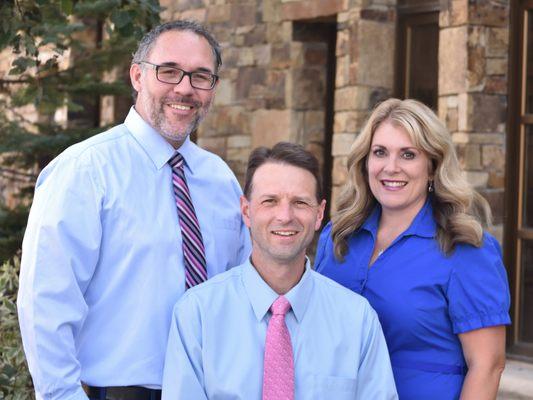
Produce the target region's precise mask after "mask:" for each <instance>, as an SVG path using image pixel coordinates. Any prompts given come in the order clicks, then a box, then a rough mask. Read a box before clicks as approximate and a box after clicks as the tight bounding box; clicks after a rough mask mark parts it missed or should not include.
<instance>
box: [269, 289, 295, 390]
mask: <svg viewBox="0 0 533 400" xmlns="http://www.w3.org/2000/svg"><path fill="white" fill-rule="evenodd" d="M290 308H291V304H290V303H289V302H288V301H287V299H286V298H285V297H283V296H279V297H278V298H277V299H276V301H274V303H272V306H271V307H270V311H271V312H272V317H271V318H270V321H269V323H268V328H267V333H266V341H265V361H264V371H263V400H293V399H294V359H293V356H292V345H291V336H290V334H289V330H288V329H287V325H286V324H285V314H287V311H289V310H290Z"/></svg>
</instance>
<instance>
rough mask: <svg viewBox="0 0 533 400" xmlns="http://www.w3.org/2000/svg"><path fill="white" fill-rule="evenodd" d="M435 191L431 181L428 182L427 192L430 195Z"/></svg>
mask: <svg viewBox="0 0 533 400" xmlns="http://www.w3.org/2000/svg"><path fill="white" fill-rule="evenodd" d="M434 190H435V189H434V188H433V181H431V180H430V181H429V182H428V192H429V193H431V192H433V191H434Z"/></svg>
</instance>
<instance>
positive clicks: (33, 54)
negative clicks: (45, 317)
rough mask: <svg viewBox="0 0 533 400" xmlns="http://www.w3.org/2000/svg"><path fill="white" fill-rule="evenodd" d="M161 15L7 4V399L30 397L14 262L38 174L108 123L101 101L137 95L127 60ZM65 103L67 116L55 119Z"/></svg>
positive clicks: (79, 3) (1, 369) (46, 2)
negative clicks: (12, 200) (11, 195)
mask: <svg viewBox="0 0 533 400" xmlns="http://www.w3.org/2000/svg"><path fill="white" fill-rule="evenodd" d="M160 12H161V8H160V6H159V2H158V1H157V0H2V1H0V68H2V67H1V65H4V64H5V62H4V63H2V60H4V61H5V60H6V59H9V60H10V61H11V62H10V64H9V67H8V69H7V70H5V71H3V70H0V181H2V182H6V181H9V182H10V183H11V184H13V185H15V186H17V187H18V190H17V191H15V192H16V195H17V196H18V197H17V201H16V204H17V206H12V205H11V207H8V206H7V205H6V204H4V203H3V201H2V200H1V199H2V198H3V196H0V263H3V264H2V267H1V269H0V296H1V297H0V311H1V313H2V314H1V319H2V324H1V327H0V349H1V350H2V356H1V360H0V397H1V398H6V399H25V398H32V396H31V394H29V393H30V392H28V391H27V389H28V387H29V385H30V383H29V381H28V375H27V372H26V371H25V364H24V358H23V355H22V351H21V346H20V338H19V336H18V328H17V323H16V312H15V296H16V287H17V279H16V277H17V273H18V262H13V261H12V260H13V256H14V255H16V254H18V253H19V251H20V247H21V241H22V235H23V232H24V228H25V224H26V221H27V216H28V208H29V205H30V204H31V196H32V193H33V189H34V184H35V180H36V177H37V175H38V173H39V171H40V170H41V169H42V168H43V167H44V166H45V165H46V164H47V163H48V162H49V161H50V160H51V159H52V158H54V157H55V156H56V155H57V154H59V153H60V152H61V151H62V150H64V149H65V148H66V147H68V146H69V145H71V144H73V143H76V142H79V141H80V140H83V139H85V138H87V137H89V136H92V135H94V134H95V133H97V132H99V131H101V130H103V129H105V128H106V127H105V126H102V125H103V124H102V123H101V120H100V108H101V99H102V98H103V96H115V98H120V97H121V98H122V99H124V98H126V97H128V96H129V95H130V93H131V88H130V85H129V82H128V81H126V80H125V77H124V75H125V74H124V71H125V67H127V66H128V65H129V62H130V60H131V55H132V53H133V51H134V50H135V48H136V45H137V42H138V41H139V39H140V37H141V36H142V35H143V34H144V33H145V32H146V31H147V30H148V29H150V28H152V27H153V26H155V25H157V24H158V23H159V14H160ZM117 70H118V73H116V72H117ZM113 72H115V73H113ZM127 102H128V103H129V101H127ZM58 110H63V111H64V112H65V110H66V113H67V118H63V120H62V121H58V119H57V118H56V117H55V116H56V114H57V112H58ZM115 117H116V118H117V119H120V118H122V117H123V115H118V114H115ZM108 122H109V123H115V122H116V121H108ZM1 190H3V191H4V193H5V191H6V188H3V189H2V187H1V186H0V191H1Z"/></svg>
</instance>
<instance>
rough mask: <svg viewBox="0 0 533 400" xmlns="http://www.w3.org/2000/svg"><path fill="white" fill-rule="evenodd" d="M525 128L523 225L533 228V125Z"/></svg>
mask: <svg viewBox="0 0 533 400" xmlns="http://www.w3.org/2000/svg"><path fill="white" fill-rule="evenodd" d="M525 129H526V132H525V146H526V147H525V149H524V153H525V154H526V157H525V165H524V214H523V218H524V219H523V225H524V227H525V228H533V157H532V156H531V155H533V125H528V126H526V128H525Z"/></svg>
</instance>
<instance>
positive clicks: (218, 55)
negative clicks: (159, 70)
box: [132, 19, 222, 74]
mask: <svg viewBox="0 0 533 400" xmlns="http://www.w3.org/2000/svg"><path fill="white" fill-rule="evenodd" d="M169 31H189V32H193V33H195V34H197V35H198V36H202V37H203V38H205V40H207V42H208V43H209V45H210V46H211V50H212V51H213V57H214V59H215V74H216V73H217V72H218V69H219V68H220V66H221V65H222V50H221V48H220V44H219V43H218V42H217V41H216V39H215V38H214V37H213V35H212V34H211V33H210V32H209V31H208V30H207V28H206V27H205V26H203V25H202V24H200V23H199V22H196V21H191V20H186V19H183V20H177V21H171V22H166V23H164V24H161V25H159V26H156V27H155V28H154V29H152V30H151V31H150V32H148V33H147V34H146V35H144V37H143V38H142V39H141V41H140V42H139V47H138V48H137V51H136V52H135V53H134V54H133V60H132V63H133V64H137V63H140V62H141V61H145V60H146V58H147V57H148V55H149V54H150V51H152V48H153V47H154V44H155V42H156V40H157V38H158V37H159V36H160V35H161V34H162V33H164V32H169Z"/></svg>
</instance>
